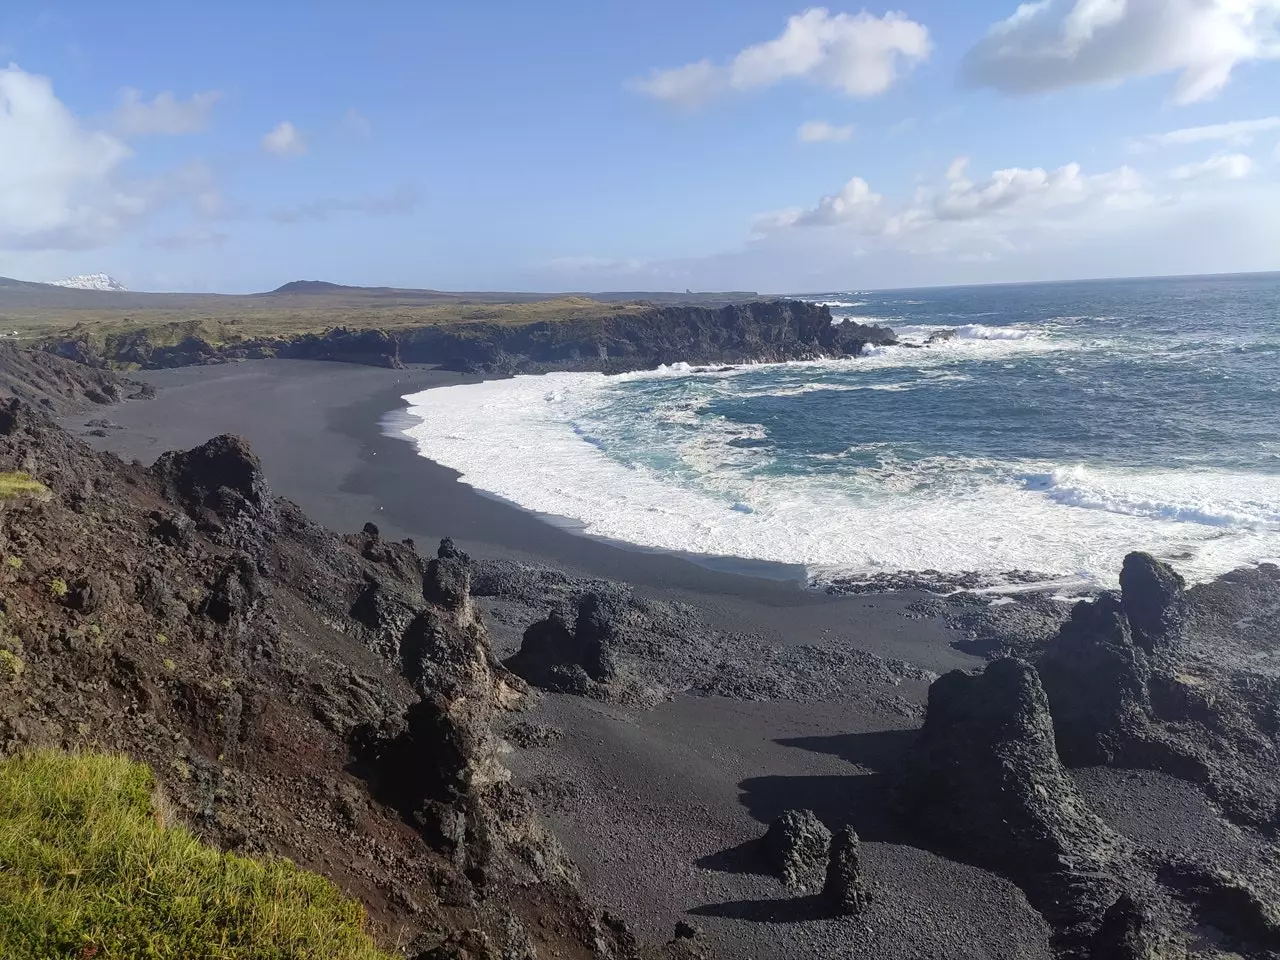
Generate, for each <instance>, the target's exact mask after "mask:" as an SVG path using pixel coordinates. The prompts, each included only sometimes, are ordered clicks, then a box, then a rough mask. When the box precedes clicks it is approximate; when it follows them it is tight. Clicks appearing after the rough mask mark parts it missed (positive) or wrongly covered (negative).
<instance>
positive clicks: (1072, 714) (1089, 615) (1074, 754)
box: [1038, 593, 1151, 766]
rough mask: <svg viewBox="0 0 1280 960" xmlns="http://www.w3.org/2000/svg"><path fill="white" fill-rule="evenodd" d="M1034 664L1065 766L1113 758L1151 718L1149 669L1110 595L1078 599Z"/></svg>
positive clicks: (1118, 754)
mask: <svg viewBox="0 0 1280 960" xmlns="http://www.w3.org/2000/svg"><path fill="white" fill-rule="evenodd" d="M1038 667H1039V672H1040V677H1041V680H1042V682H1043V684H1044V690H1045V693H1046V694H1047V695H1048V697H1049V707H1050V710H1051V712H1052V714H1053V725H1054V729H1055V730H1056V733H1057V746H1058V752H1059V755H1060V756H1061V757H1062V759H1063V761H1064V762H1066V763H1067V764H1068V765H1070V766H1087V765H1090V764H1103V763H1110V762H1113V761H1114V760H1115V759H1116V758H1117V757H1118V756H1120V755H1121V754H1123V753H1124V752H1125V750H1126V747H1127V746H1128V744H1129V742H1130V741H1131V740H1132V739H1133V738H1135V737H1138V736H1140V735H1141V733H1142V730H1143V729H1144V727H1145V725H1146V724H1147V723H1148V722H1149V719H1150V713H1151V698H1150V693H1149V692H1148V689H1147V681H1148V679H1149V678H1150V675H1151V669H1150V667H1149V666H1148V664H1147V657H1146V655H1145V654H1144V653H1143V651H1142V650H1141V649H1140V648H1139V647H1138V646H1137V645H1136V644H1135V643H1134V638H1133V635H1132V633H1131V631H1130V626H1129V621H1128V619H1127V618H1126V616H1125V613H1124V609H1123V607H1122V604H1121V601H1120V600H1119V599H1118V598H1117V597H1116V596H1115V595H1114V594H1109V593H1108V594H1103V595H1102V596H1101V597H1099V598H1098V599H1097V600H1094V601H1088V600H1084V601H1081V602H1080V603H1078V604H1076V606H1075V608H1074V609H1073V610H1072V611H1071V618H1070V619H1069V620H1068V621H1067V622H1066V623H1065V624H1064V625H1063V626H1062V629H1061V630H1060V631H1059V633H1058V635H1057V636H1056V637H1054V638H1053V640H1051V641H1050V642H1049V644H1048V646H1047V647H1046V649H1045V652H1044V655H1043V656H1042V657H1041V658H1040V663H1039V665H1038Z"/></svg>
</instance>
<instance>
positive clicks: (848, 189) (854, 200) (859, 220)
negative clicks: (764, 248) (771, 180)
mask: <svg viewBox="0 0 1280 960" xmlns="http://www.w3.org/2000/svg"><path fill="white" fill-rule="evenodd" d="M883 200H884V197H882V196H881V195H880V194H878V193H875V192H874V191H872V189H871V186H870V184H868V183H867V181H865V180H863V179H862V178H861V177H854V178H853V179H852V180H850V181H849V182H848V183H846V184H845V185H844V186H843V187H841V188H840V190H839V192H837V193H833V194H829V195H828V196H825V197H823V198H822V199H821V200H819V201H818V203H817V204H816V205H815V206H813V207H810V208H808V209H807V210H806V209H801V208H796V209H791V210H781V211H779V212H777V213H768V214H764V215H762V216H760V217H757V218H756V223H755V232H756V233H757V234H765V233H773V232H775V231H778V230H786V229H790V228H792V227H830V226H835V225H837V224H860V225H863V226H871V225H872V224H874V223H876V222H878V221H877V219H876V218H877V213H878V211H879V209H880V204H881V202H882V201H883Z"/></svg>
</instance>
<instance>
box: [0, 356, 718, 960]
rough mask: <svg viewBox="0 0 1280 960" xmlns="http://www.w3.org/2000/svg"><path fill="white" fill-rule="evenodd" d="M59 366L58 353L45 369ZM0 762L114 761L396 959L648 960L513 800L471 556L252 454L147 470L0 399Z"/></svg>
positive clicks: (501, 703)
mask: <svg viewBox="0 0 1280 960" xmlns="http://www.w3.org/2000/svg"><path fill="white" fill-rule="evenodd" d="M50 359H52V358H50ZM0 471H3V473H2V474H0V475H2V476H4V477H6V478H9V479H11V480H13V479H15V478H21V479H22V481H23V482H22V483H16V482H11V483H7V484H3V485H0V756H3V755H8V754H12V753H14V752H16V751H20V750H23V749H25V748H30V747H53V748H61V749H75V748H82V747H83V748H92V749H95V750H107V751H120V752H123V753H126V754H128V755H129V756H131V757H133V758H135V759H137V760H141V761H143V762H145V763H147V764H149V765H150V766H151V767H152V769H153V770H154V771H155V773H156V775H157V777H158V778H159V780H160V781H161V782H162V784H163V788H164V792H165V794H166V795H167V796H168V797H169V798H171V800H172V801H173V803H174V805H175V807H176V808H177V810H178V812H179V814H180V816H181V819H182V820H184V821H185V822H186V823H187V824H188V825H189V826H190V827H192V828H193V829H194V830H196V831H197V832H198V833H199V834H201V836H202V837H203V838H205V839H206V840H208V841H209V842H213V843H216V844H218V845H220V846H222V847H224V848H228V849H234V850H241V851H245V852H247V853H253V854H262V853H271V854H277V855H284V856H287V857H289V858H290V859H292V860H294V861H295V862H296V863H298V864H300V865H302V866H304V867H307V868H310V869H313V870H316V871H318V872H320V873H324V874H326V875H327V876H329V877H330V878H331V879H333V880H334V881H335V882H336V883H337V884H338V885H339V886H340V887H341V888H342V889H343V890H344V891H346V892H347V893H348V894H350V895H352V896H355V897H357V898H358V899H360V900H361V901H363V903H364V904H365V905H366V907H367V908H368V910H369V912H370V914H371V916H372V917H373V919H374V921H375V925H376V932H377V933H378V935H379V937H380V939H381V940H383V941H384V943H385V944H386V945H387V946H389V947H390V946H393V945H394V946H396V947H401V948H404V949H405V952H406V954H407V955H408V956H410V957H415V958H431V960H450V958H454V960H460V958H473V960H479V958H494V960H496V958H498V957H504V958H507V957H511V958H532V957H534V956H535V955H543V956H562V957H579V958H587V957H600V958H639V957H642V956H654V955H659V954H662V955H669V956H670V955H682V956H688V955H689V954H690V952H696V950H697V948H696V944H694V942H693V941H691V940H689V939H687V938H685V939H684V940H682V941H681V943H680V944H677V945H670V946H667V947H661V948H654V949H653V950H649V949H647V948H642V947H641V946H640V945H638V944H637V942H636V940H635V938H634V937H633V936H632V935H631V934H630V933H629V932H628V931H627V930H626V928H625V926H623V925H621V924H620V923H619V922H618V921H616V920H611V919H609V918H608V917H607V915H605V916H603V917H602V916H601V915H600V914H598V913H597V912H595V911H594V910H593V909H592V908H591V907H590V906H589V905H588V904H587V902H586V901H585V900H584V899H583V898H582V897H581V896H580V895H579V893H578V891H577V888H576V886H575V884H574V873H573V869H572V867H571V866H570V865H569V864H568V862H567V861H566V860H565V859H564V857H563V856H562V855H561V854H560V852H559V850H558V848H557V846H556V845H555V843H554V842H553V841H552V840H551V839H550V838H549V836H548V835H546V834H545V833H544V832H543V831H542V829H541V828H540V826H539V825H538V822H537V819H536V817H535V816H534V814H533V813H532V807H531V804H530V802H529V801H528V800H527V799H526V798H525V796H524V795H523V794H522V793H521V792H520V791H519V790H517V789H515V788H514V787H513V786H512V785H511V784H510V782H509V777H508V774H507V771H506V768H505V767H504V765H503V763H502V760H501V756H502V743H501V742H500V740H499V738H498V736H497V734H496V733H495V732H494V723H495V721H496V720H498V718H500V717H501V716H502V715H504V714H506V713H508V712H510V711H512V710H515V709H518V708H519V706H520V704H521V702H522V700H523V698H524V696H525V692H526V689H527V688H526V686H525V684H524V682H523V681H522V680H520V679H519V678H517V677H515V676H514V675H512V674H511V673H509V672H508V671H507V670H506V669H504V668H503V667H502V666H501V665H500V664H498V663H497V662H496V660H495V659H494V658H493V656H492V655H491V653H490V648H489V639H488V632H487V629H486V626H485V623H484V621H483V620H482V618H481V617H480V615H479V613H478V612H477V609H476V607H475V605H474V603H473V602H472V599H471V577H472V572H471V570H472V567H471V563H470V561H469V560H468V559H467V558H466V557H465V556H463V555H461V554H460V553H458V552H457V551H456V550H454V549H452V547H451V546H450V545H448V544H445V545H443V546H442V547H441V549H440V550H439V551H437V552H436V553H435V554H434V555H432V556H428V557H424V556H422V555H420V554H419V553H418V551H417V549H416V548H415V546H414V544H413V543H411V542H409V541H402V542H391V541H388V540H386V539H384V538H382V537H381V536H380V535H379V533H378V531H377V530H376V528H374V527H373V526H372V525H367V526H366V527H365V529H364V531H363V532H361V533H358V534H354V535H350V536H338V535H336V534H334V533H331V532H329V531H327V530H324V529H322V528H320V527H318V526H316V525H315V524H313V523H311V522H310V521H309V520H308V519H307V518H306V517H305V516H304V515H303V514H302V512H301V511H300V510H299V509H298V508H297V507H296V506H294V505H293V504H291V503H289V502H287V501H284V500H279V499H276V498H275V497H274V496H273V495H272V493H271V490H270V488H269V487H268V485H267V483H266V481H265V479H264V477H263V475H262V472H261V470H260V467H259V464H258V461H257V458H256V457H255V456H254V454H253V452H252V451H251V450H249V449H248V447H247V446H246V445H245V444H244V442H243V441H240V440H238V439H237V438H234V437H219V438H216V439H214V440H211V441H209V442H208V443H206V444H204V445H202V446H201V447H199V448H197V449H194V450H191V451H186V452H180V453H171V454H167V455H165V456H163V457H161V458H160V459H159V460H158V461H157V463H156V464H155V465H154V466H153V467H151V468H149V469H148V468H144V467H142V466H141V465H140V464H136V463H135V464H125V463H123V462H121V461H120V460H118V459H116V458H114V457H112V456H110V455H98V454H95V453H93V452H92V451H90V450H89V449H88V448H87V447H86V446H84V445H83V444H82V443H81V442H79V441H78V440H75V439H73V438H72V437H71V436H69V435H68V434H66V433H65V432H64V431H62V430H60V429H59V428H58V427H56V426H55V425H54V424H53V423H52V422H51V421H50V420H49V419H48V418H47V417H46V416H45V415H44V414H43V413H42V412H41V411H40V410H38V409H36V408H35V407H33V406H32V405H30V404H28V403H26V402H24V401H22V400H18V399H8V400H4V401H0Z"/></svg>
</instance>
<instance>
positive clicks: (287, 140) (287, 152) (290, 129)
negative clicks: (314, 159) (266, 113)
mask: <svg viewBox="0 0 1280 960" xmlns="http://www.w3.org/2000/svg"><path fill="white" fill-rule="evenodd" d="M262 149H263V150H265V151H267V153H272V154H275V155H276V156H277V157H297V156H301V155H302V154H304V153H306V152H307V140H306V138H305V137H304V136H303V135H302V132H301V131H300V130H298V128H297V127H295V126H294V125H293V124H292V123H290V122H289V121H288V120H282V121H281V122H280V123H278V124H276V126H275V129H273V130H272V131H271V132H270V133H268V134H267V135H266V136H264V137H263V138H262Z"/></svg>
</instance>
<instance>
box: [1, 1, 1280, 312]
mask: <svg viewBox="0 0 1280 960" xmlns="http://www.w3.org/2000/svg"><path fill="white" fill-rule="evenodd" d="M1262 270H1280V0H1041V2H1033V3H1024V4H1022V5H1019V4H1018V3H1017V2H1016V0H965V2H963V3H957V2H956V0H902V2H896V3H893V4H892V5H891V6H883V5H879V4H875V3H873V4H872V5H869V6H866V7H862V6H840V5H831V6H827V7H810V6H805V5H803V3H797V2H780V0H646V2H644V3H634V2H620V0H594V2H588V0H577V2H569V0H541V2H539V3H528V2H527V0H522V2H507V0H492V2H489V3H453V2H445V0H433V2H430V3H420V2H415V3H409V2H394V0H378V2H374V3H365V4H354V3H350V2H334V0H310V2H305V3H304V2H297V0H273V2H272V3H269V4H265V3H261V2H254V3H249V2H244V0H222V2H220V3H216V4H214V3H207V2H205V3H195V2H193V3H182V4H176V3H173V2H171V0H166V2H147V0H121V2H117V3H111V4H104V3H101V2H64V3H50V4H41V3H39V2H27V3H21V4H4V5H0V276H9V277H15V278H18V279H24V280H42V281H43V280H54V279H58V278H61V277H64V276H69V275H74V274H83V273H97V272H106V273H109V274H111V275H113V276H115V277H116V278H118V279H119V280H121V281H122V282H123V283H124V284H125V285H126V286H128V287H129V288H130V289H135V290H175V291H218V292H228V293H241V292H253V291H260V290H268V289H272V288H274V287H276V286H279V285H280V284H282V283H285V282H287V281H290V280H295V279H322V280H329V281H333V282H338V283H349V284H360V285H389V286H405V287H430V288H436V289H446V290H482V289H483V290H537V291H566V290H569V291H573V290H581V291H599V290H683V289H694V290H755V291H761V292H771V293H784V292H804V291H835V290H856V289H867V288H885V287H906V286H924V285H935V284H956V283H984V282H1002V281H1028V280H1059V279H1075V278H1086V277H1105V276H1151V275H1163V274H1186V273H1216V272H1246V271H1262Z"/></svg>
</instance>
